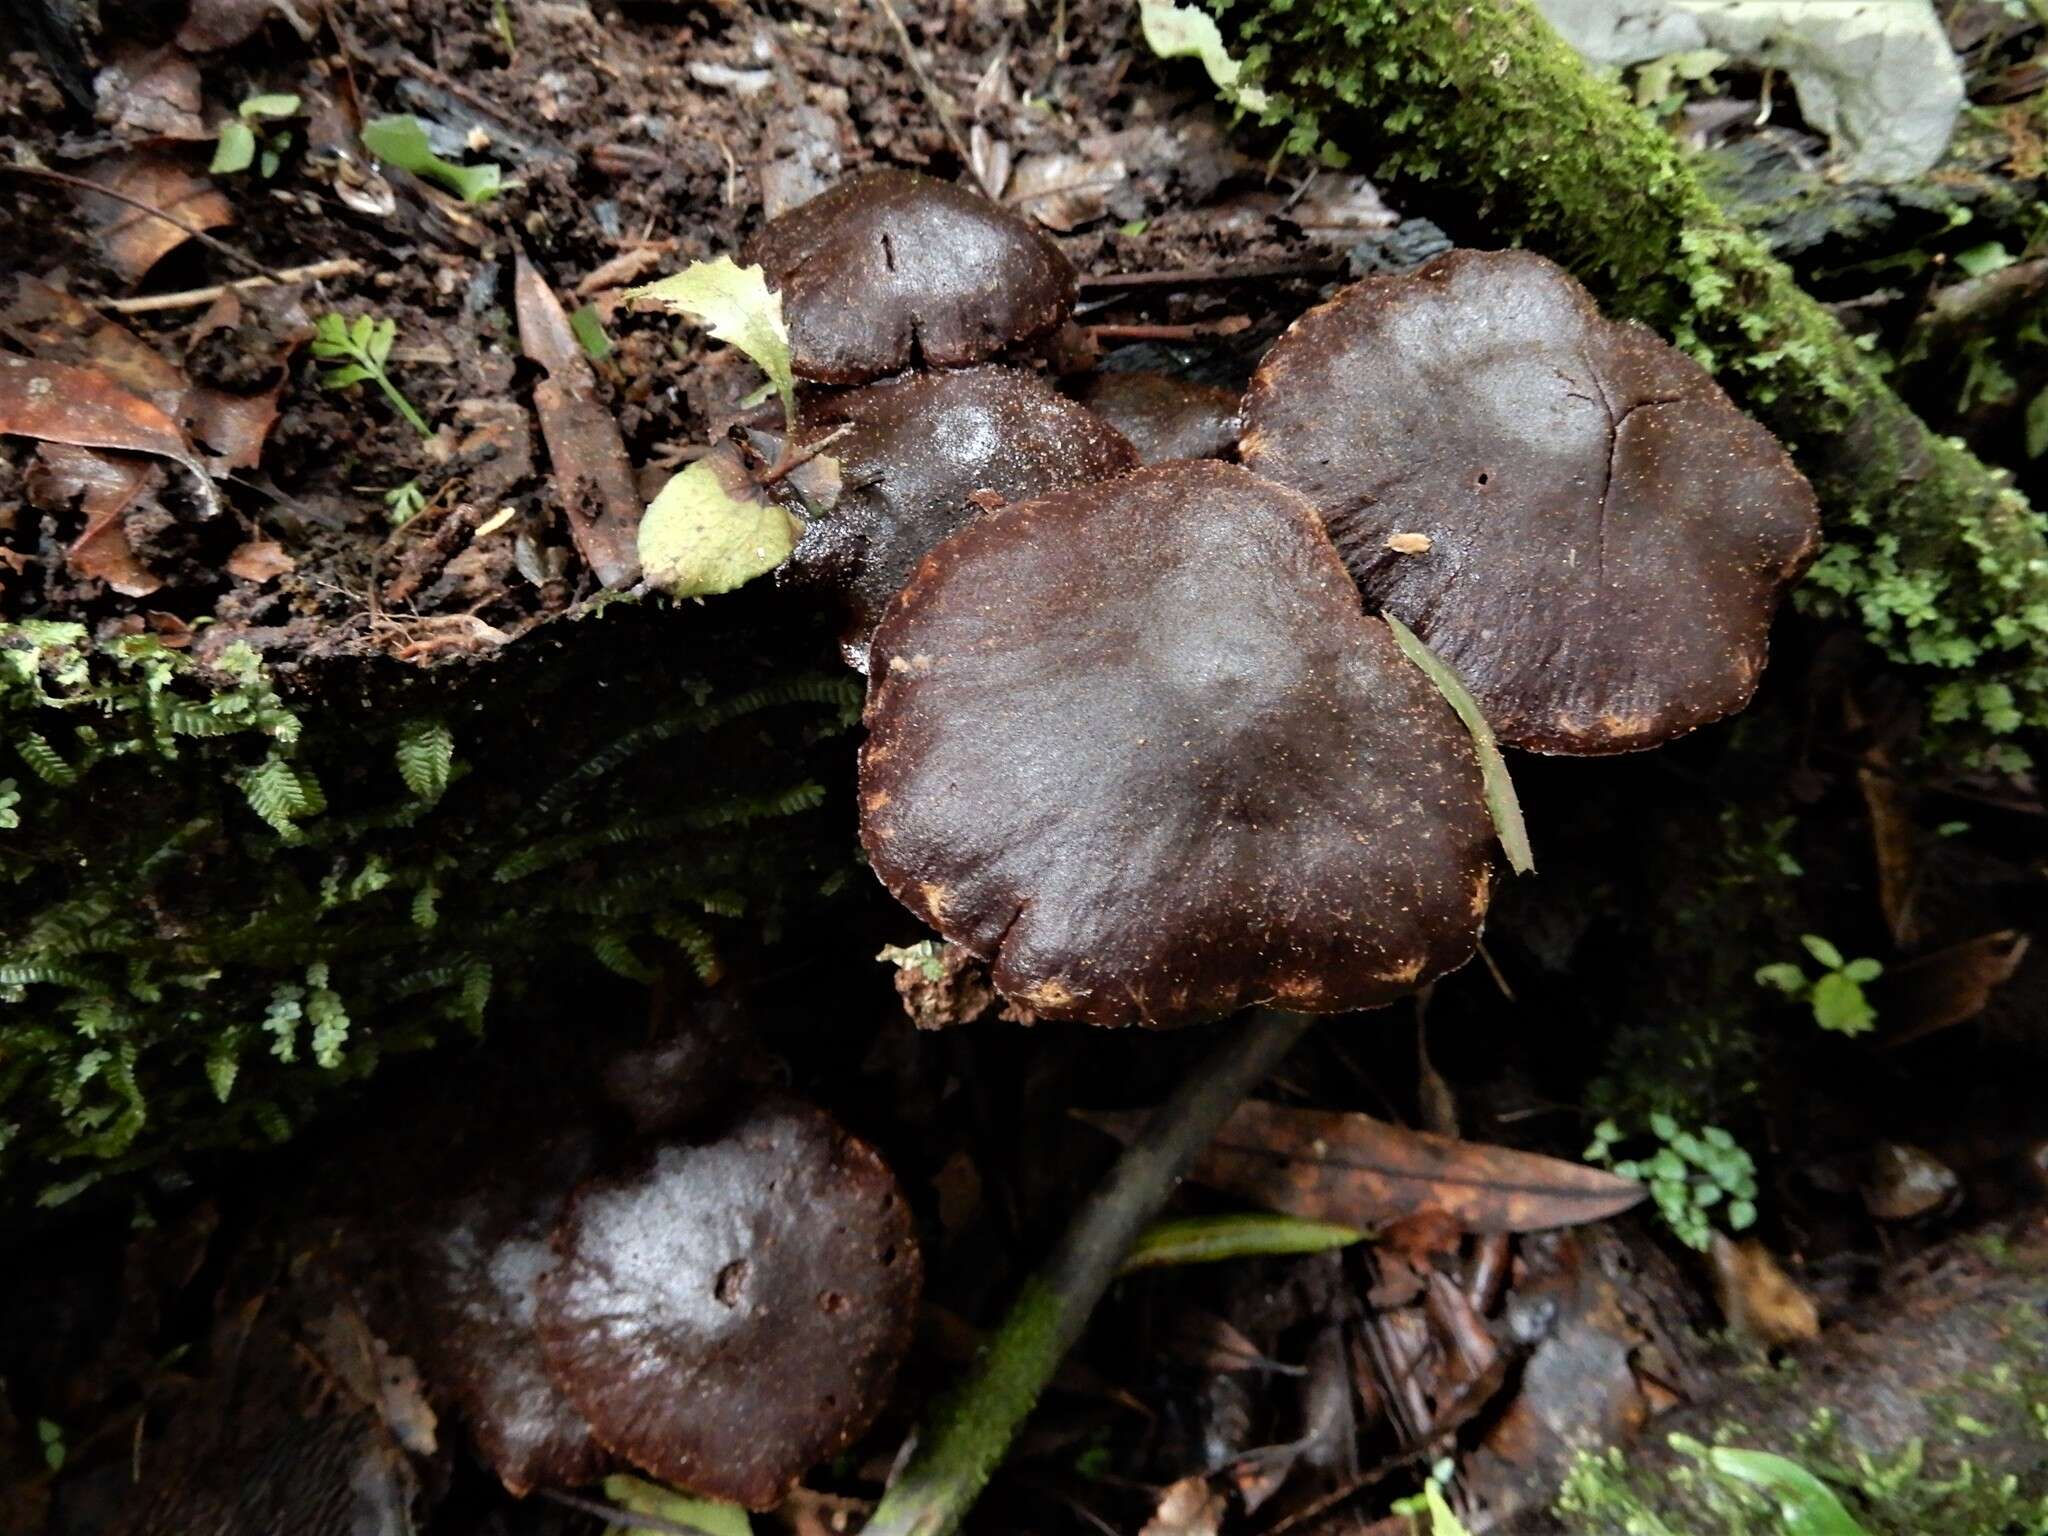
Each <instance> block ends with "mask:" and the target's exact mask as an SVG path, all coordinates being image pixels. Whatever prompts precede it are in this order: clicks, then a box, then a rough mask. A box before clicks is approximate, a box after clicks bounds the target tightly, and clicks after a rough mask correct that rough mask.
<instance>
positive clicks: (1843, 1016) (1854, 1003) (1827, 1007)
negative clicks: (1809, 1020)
mask: <svg viewBox="0 0 2048 1536" xmlns="http://www.w3.org/2000/svg"><path fill="white" fill-rule="evenodd" d="M1813 1021H1814V1023H1816V1024H1818V1025H1819V1026H1820V1027H1821V1028H1822V1029H1831V1030H1833V1031H1834V1032H1835V1033H1836V1034H1838V1035H1861V1034H1866V1033H1868V1032H1869V1031H1870V1030H1871V1029H1873V1028H1874V1027H1876V1024H1877V1010H1876V1009H1875V1008H1873V1007H1871V1006H1870V999H1868V998H1867V997H1865V996H1864V995H1863V989H1862V988H1861V987H1859V986H1858V985H1857V984H1856V983H1855V982H1854V981H1853V980H1851V979H1850V977H1849V976H1848V975H1847V974H1846V973H1844V972H1842V971H1830V972H1828V974H1827V975H1825V976H1823V977H1821V979H1820V980H1819V981H1816V982H1815V983H1814V984H1813Z"/></svg>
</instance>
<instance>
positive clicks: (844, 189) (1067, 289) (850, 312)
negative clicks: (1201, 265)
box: [744, 170, 1075, 384]
mask: <svg viewBox="0 0 2048 1536" xmlns="http://www.w3.org/2000/svg"><path fill="white" fill-rule="evenodd" d="M744 254H745V259H746V260H747V261H748V262H749V263H758V264H759V265H760V266H761V268H762V269H763V271H764V272H765V273H766V274H767V278H768V285H769V286H770V287H771V288H776V289H779V290H781V293H782V315H783V319H784V321H785V322H787V324H788V326H789V337H790V346H791V351H792V353H793V356H794V362H795V368H796V372H797V374H798V376H799V377H801V378H806V379H816V380H819V381H820V382H822V383H827V384H859V383H862V382H864V381H866V380H868V379H876V378H880V377H881V376H882V375H883V374H887V373H897V372H900V371H901V370H903V369H905V368H910V367H915V366H929V367H934V368H959V367H963V366H965V365H966V364H968V363H978V362H980V361H982V360H983V359H984V358H989V357H993V356H995V354H996V353H998V352H1000V351H1002V350H1003V349H1004V348H1005V347H1008V346H1011V345H1014V344H1015V343H1017V342H1020V341H1028V340H1029V339H1030V338H1032V337H1034V336H1037V335H1040V334H1042V333H1043V332H1046V331H1049V330H1051V329H1052V328H1053V327H1054V326H1056V325H1058V324H1059V323H1060V321H1062V320H1064V319H1065V318H1066V316H1067V312H1068V311H1069V310H1071V309H1072V308H1073V307H1074V290H1075V275H1074V269H1073V267H1072V265H1071V264H1070V263H1069V262H1068V261H1067V258H1066V257H1065V256H1064V255H1062V254H1061V253H1060V248H1059V247H1058V246H1056V245H1054V244H1053V243H1052V241H1051V240H1050V239H1048V238H1047V237H1046V236H1045V235H1044V234H1042V233H1041V232H1039V231H1038V230H1036V229H1034V228H1033V227H1032V226H1031V225H1029V224H1027V223H1025V222H1024V221H1023V220H1022V219H1020V218H1018V217H1017V216H1016V215H1015V214H1013V213H1010V212H1008V211H1007V210H1005V209H1003V208H1001V207H998V206H997V205H996V204H994V203H992V202H990V201H989V200H988V199H987V198H985V197H981V196H979V195H977V194H975V193H973V192H969V191H967V190H966V189H965V188H963V187H956V186H954V185H953V184H952V183H951V182H945V181H934V180H933V179H932V178H931V177H929V176H919V175H917V174H915V173H914V172H910V171H896V170H880V171H867V172H864V173H863V174H861V175H859V176H854V177H850V178H849V179H847V180H845V181H842V182H840V183H839V184H838V185H837V186H835V187H833V188H832V189H831V190H830V191H829V192H826V193H824V194H823V195H822V196H819V197H815V198H813V199H811V201H810V202H808V203H804V204H802V205H801V206H799V207H796V208H792V209H790V210H789V211H788V212H787V213H784V214H781V215H779V216H778V217H776V218H773V219H770V220H769V221H768V223H767V225H766V226H765V227H764V228H763V229H762V230H761V231H760V233H759V234H757V235H755V236H754V238H753V240H752V241H750V242H749V243H748V245H747V247H746V250H745V253H744Z"/></svg>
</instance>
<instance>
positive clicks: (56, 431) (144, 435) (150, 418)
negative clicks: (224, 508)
mask: <svg viewBox="0 0 2048 1536" xmlns="http://www.w3.org/2000/svg"><path fill="white" fill-rule="evenodd" d="M8 433H11V434H14V435H15V436H18V437H34V438H40V439H42V440H43V441H44V442H50V443H69V444H71V445H72V446H73V447H75V448H113V449H117V450H120V451H123V452H127V453H146V454H151V455H153V456H155V457H157V458H163V459H170V460H172V461H173V462H175V463H177V464H180V465H182V466H183V467H184V468H185V469H186V470H188V471H190V473H191V475H192V479H193V481H194V483H195V486H196V488H197V491H198V494H199V497H200V500H201V501H202V503H203V504H204V508H205V513H206V515H207V516H212V515H214V514H215V513H217V512H219V511H220V497H219V493H218V492H216V491H215V490H214V487H213V481H212V480H211V479H209V478H208V476H207V473H206V470H205V467H204V466H202V465H201V464H200V462H199V460H198V459H196V458H195V457H193V454H192V449H191V445H190V444H189V443H187V441H186V440H185V434H184V433H183V432H181V431H179V430H178V425H177V423H176V422H174V421H172V420H171V418H170V417H168V416H166V415H165V414H164V413H163V412H162V411H161V410H160V409H158V408H157V407H156V406H154V405H152V404H150V402H149V401H147V400H144V399H142V398H141V397H140V396H137V395H131V394H129V393H128V392H127V391H126V390H124V389H119V388H116V387H115V385H114V384H113V382H112V381H111V380H109V379H108V378H107V377H106V375H104V374H102V373H100V372H98V371H96V370H94V369H90V368H75V367H72V366H71V365H70V364H68V363H46V362H43V361H42V360H41V359H39V358H38V359H31V358H26V357H0V434H8Z"/></svg>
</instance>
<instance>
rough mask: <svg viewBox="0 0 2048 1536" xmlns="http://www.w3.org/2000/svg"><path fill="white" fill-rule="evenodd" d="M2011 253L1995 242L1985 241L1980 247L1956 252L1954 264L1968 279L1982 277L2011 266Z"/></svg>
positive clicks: (1976, 246)
mask: <svg viewBox="0 0 2048 1536" xmlns="http://www.w3.org/2000/svg"><path fill="white" fill-rule="evenodd" d="M2013 261H2014V257H2013V254H2012V252H2011V251H2008V250H2007V249H2006V248H2005V246H2004V245H2003V244H2002V243H2001V242H1999V241H1997V240H1987V241H1985V242H1984V243H1983V244H1982V245H1973V246H1971V247H1970V248H1969V249H1968V250H1967V251H1958V252H1956V255H1955V263H1956V265H1957V266H1958V267H1960V268H1961V269H1962V270H1963V271H1964V273H1966V274H1967V275H1968V276H1970V277H1983V276H1985V275H1986V274H1988V273H1992V272H1996V271H1998V270H2000V269H2001V268H2004V267H2009V266H2011V265H2012V264H2013Z"/></svg>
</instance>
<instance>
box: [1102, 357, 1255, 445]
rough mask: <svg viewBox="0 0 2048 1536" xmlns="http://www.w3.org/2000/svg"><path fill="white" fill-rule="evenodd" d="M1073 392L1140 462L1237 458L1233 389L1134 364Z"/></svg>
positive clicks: (1238, 423)
mask: <svg viewBox="0 0 2048 1536" xmlns="http://www.w3.org/2000/svg"><path fill="white" fill-rule="evenodd" d="M1076 394H1077V395H1078V397H1079V399H1080V400H1081V403H1082V404H1084V405H1086V406H1087V407H1088V409H1089V410H1091V411H1093V412H1094V413H1095V414H1096V415H1098V416H1100V417H1101V418H1102V419H1103V420H1105V421H1107V422H1108V423H1109V424H1110V425H1111V426H1113V427H1115V428H1116V429H1117V430H1118V431H1119V432H1121V433H1123V435H1124V436H1125V437H1127V438H1129V439H1130V440H1131V446H1132V447H1134V448H1136V449H1137V450H1138V457H1139V459H1140V460H1142V461H1143V462H1144V463H1147V464H1164V463H1167V462H1169V461H1170V460H1173V459H1230V458H1235V457H1236V456H1237V434H1238V430H1239V428H1240V426H1241V425H1242V423H1241V421H1240V419H1239V412H1240V410H1241V408H1242V405H1243V402H1242V400H1241V399H1240V398H1239V396H1238V394H1237V392H1236V391H1235V390H1229V389H1225V388H1223V387H1222V386H1221V385H1218V384H1198V383H1196V382H1195V381H1194V380H1193V379H1177V378H1175V377H1174V376H1173V375H1172V374H1170V373H1152V372H1150V371H1148V370H1145V369H1137V368H1134V369H1128V370H1121V371H1113V372H1108V373H1097V374H1092V375H1090V376H1089V378H1088V380H1087V382H1086V383H1085V384H1083V385H1082V386H1081V388H1080V389H1079V390H1078V391H1076Z"/></svg>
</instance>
